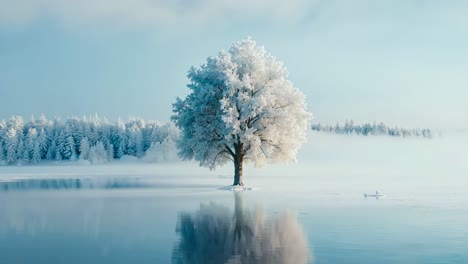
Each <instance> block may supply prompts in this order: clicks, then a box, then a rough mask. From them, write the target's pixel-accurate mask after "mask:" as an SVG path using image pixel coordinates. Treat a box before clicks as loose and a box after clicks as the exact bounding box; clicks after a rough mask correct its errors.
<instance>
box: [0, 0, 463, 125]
mask: <svg viewBox="0 0 468 264" xmlns="http://www.w3.org/2000/svg"><path fill="white" fill-rule="evenodd" d="M467 13H468V2H467V1H462V0H460V1H456V0H453V1H450V0H449V1H437V0H427V1H421V0H388V1H385V0H382V1H375V0H358V1H345V0H341V1H340V0H336V1H335V0H330V1H319V0H317V1H307V0H292V1H279V0H274V1H269V0H258V1H247V0H240V1H215V0H203V1H193V0H192V1H190V0H187V1H182V0H181V1H168V0H159V1H149V0H83V1H60V0H16V1H10V0H0V118H8V117H9V116H11V115H13V114H20V115H24V116H29V115H31V114H35V115H38V114H40V113H44V114H46V115H47V116H49V117H53V116H57V115H60V116H62V117H64V116H70V115H77V116H82V115H85V114H86V115H89V114H93V113H95V112H98V113H99V114H101V115H103V116H107V117H108V118H109V119H115V118H117V117H118V116H121V117H127V116H129V115H136V116H141V117H144V118H147V119H157V120H168V119H169V116H170V114H171V104H172V102H173V101H174V100H175V98H176V96H185V95H186V94H187V92H188V89H187V88H186V87H185V85H186V83H187V78H186V73H187V70H188V69H189V67H190V66H192V65H196V66H198V65H200V64H202V63H204V61H205V59H206V57H208V56H211V55H215V54H216V53H217V52H218V51H219V50H221V49H228V48H229V46H230V45H231V43H232V42H234V41H236V40H240V39H242V38H245V37H247V36H249V35H250V36H252V37H253V38H254V39H255V40H256V41H257V42H258V43H259V44H261V45H264V46H265V47H266V49H267V50H268V51H270V52H271V53H272V54H273V55H274V56H276V57H277V58H279V59H280V60H282V61H284V63H285V65H286V66H287V67H288V69H289V71H290V78H291V80H292V81H293V82H294V83H295V85H296V86H297V87H298V88H299V89H301V90H302V91H303V92H304V93H305V94H306V96H307V101H308V106H309V109H310V111H312V112H313V113H314V115H315V121H316V122H323V123H334V122H336V121H338V120H340V121H341V120H345V119H347V118H352V119H354V120H356V121H358V122H364V121H371V122H372V121H374V120H376V121H380V120H382V121H384V122H386V123H388V124H390V125H394V124H400V125H403V126H411V127H415V126H427V127H433V128H440V127H448V128H450V129H465V130H468V48H467V47H468V16H466V14H467Z"/></svg>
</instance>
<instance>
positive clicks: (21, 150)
mask: <svg viewBox="0 0 468 264" xmlns="http://www.w3.org/2000/svg"><path fill="white" fill-rule="evenodd" d="M16 153H17V154H16V156H17V157H18V161H21V162H20V163H22V164H28V163H29V160H30V159H31V158H30V157H29V149H28V148H26V147H25V145H24V143H23V140H22V139H20V140H19V142H18V149H17V150H16Z"/></svg>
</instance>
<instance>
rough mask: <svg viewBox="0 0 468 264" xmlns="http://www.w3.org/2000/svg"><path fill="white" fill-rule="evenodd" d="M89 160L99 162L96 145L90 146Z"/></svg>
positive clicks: (93, 162) (94, 162)
mask: <svg viewBox="0 0 468 264" xmlns="http://www.w3.org/2000/svg"><path fill="white" fill-rule="evenodd" d="M88 160H89V161H90V162H91V163H92V164H96V163H98V157H97V153H96V146H91V147H90V148H89V156H88Z"/></svg>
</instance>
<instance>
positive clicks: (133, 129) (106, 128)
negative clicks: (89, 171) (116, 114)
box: [0, 115, 179, 165]
mask: <svg viewBox="0 0 468 264" xmlns="http://www.w3.org/2000/svg"><path fill="white" fill-rule="evenodd" d="M178 136H179V130H178V129H177V128H176V127H175V126H174V125H173V124H172V123H166V124H162V123H159V122H156V121H144V120H143V119H141V118H132V119H130V120H129V121H128V122H123V121H122V120H121V119H119V120H118V121H117V122H115V123H111V122H109V121H107V120H106V119H101V118H99V117H98V116H97V115H95V116H92V117H89V118H86V117H85V118H82V119H79V118H69V119H67V120H65V121H61V120H60V119H58V118H57V119H55V120H48V119H47V118H45V117H44V116H41V117H40V118H39V119H35V118H33V117H32V118H31V119H30V120H29V121H27V122H25V121H24V119H23V118H22V117H21V116H13V117H11V118H10V119H9V120H8V121H4V120H3V121H1V122H0V165H13V164H16V165H24V164H28V163H38V162H40V161H41V160H88V161H89V162H91V163H93V164H95V163H103V162H107V161H110V160H112V159H120V158H122V157H123V156H125V155H128V156H135V157H138V158H141V157H144V156H148V158H150V159H152V160H164V159H166V158H168V156H169V155H171V153H169V152H173V151H174V150H173V149H174V140H176V138H177V137H178Z"/></svg>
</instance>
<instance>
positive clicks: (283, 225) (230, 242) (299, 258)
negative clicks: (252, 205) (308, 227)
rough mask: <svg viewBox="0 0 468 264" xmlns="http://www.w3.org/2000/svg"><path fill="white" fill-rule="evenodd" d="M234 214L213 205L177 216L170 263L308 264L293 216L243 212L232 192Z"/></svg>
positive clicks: (302, 237) (238, 196) (302, 236)
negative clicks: (176, 234)
mask: <svg viewBox="0 0 468 264" xmlns="http://www.w3.org/2000/svg"><path fill="white" fill-rule="evenodd" d="M234 197H235V210H234V214H233V213H232V212H231V211H230V210H229V208H227V207H225V206H222V205H218V204H216V203H213V202H212V203H210V204H201V205H200V209H199V210H198V211H197V212H195V213H183V214H180V215H179V219H178V223H177V233H178V234H179V241H178V242H177V244H176V245H175V246H174V252H173V256H172V260H173V263H178V264H184V263H229V264H234V263H295V264H299V263H310V262H311V260H312V258H311V253H310V252H309V248H308V243H307V239H306V236H305V233H304V232H303V230H302V227H301V225H300V224H299V223H298V221H297V216H296V215H295V214H294V213H292V212H290V211H284V212H281V213H280V214H278V215H275V216H268V215H267V214H266V212H265V211H264V210H262V209H259V208H256V209H255V210H253V211H249V210H245V209H244V208H243V204H242V193H238V192H235V193H234Z"/></svg>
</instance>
